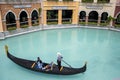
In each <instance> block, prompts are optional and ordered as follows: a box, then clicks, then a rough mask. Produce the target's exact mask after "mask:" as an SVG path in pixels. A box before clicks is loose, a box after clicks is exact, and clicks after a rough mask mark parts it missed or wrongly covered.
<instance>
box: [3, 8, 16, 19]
mask: <svg viewBox="0 0 120 80" xmlns="http://www.w3.org/2000/svg"><path fill="white" fill-rule="evenodd" d="M9 12H12V13H13V14H14V16H15V20H16V19H17V17H16V14H15V12H13V11H12V10H8V11H7V12H6V14H5V16H4V20H5V21H6V16H7V14H8V13H9Z"/></svg>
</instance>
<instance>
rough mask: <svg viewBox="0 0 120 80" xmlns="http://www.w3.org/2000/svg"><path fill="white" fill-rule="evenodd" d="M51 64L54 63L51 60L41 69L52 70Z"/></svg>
mask: <svg viewBox="0 0 120 80" xmlns="http://www.w3.org/2000/svg"><path fill="white" fill-rule="evenodd" d="M53 65H54V63H53V62H51V63H50V64H48V65H46V66H45V67H44V68H43V70H46V71H49V70H52V69H53Z"/></svg>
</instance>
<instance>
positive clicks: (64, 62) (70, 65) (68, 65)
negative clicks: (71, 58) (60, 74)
mask: <svg viewBox="0 0 120 80" xmlns="http://www.w3.org/2000/svg"><path fill="white" fill-rule="evenodd" d="M62 61H63V62H64V63H65V64H67V65H68V66H69V67H70V68H72V67H71V65H69V64H68V63H67V62H66V61H64V60H62Z"/></svg>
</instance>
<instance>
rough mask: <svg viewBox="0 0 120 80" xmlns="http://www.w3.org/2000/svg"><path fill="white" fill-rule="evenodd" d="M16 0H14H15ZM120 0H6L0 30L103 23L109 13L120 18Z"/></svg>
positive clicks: (1, 4)
mask: <svg viewBox="0 0 120 80" xmlns="http://www.w3.org/2000/svg"><path fill="white" fill-rule="evenodd" d="M12 1H13V0H12ZM119 4H120V0H15V1H13V2H11V1H10V0H7V2H6V0H2V1H1V2H0V32H4V31H7V30H10V29H19V28H24V27H31V26H36V25H41V24H43V25H47V24H49V22H55V23H56V24H58V25H61V24H65V23H69V24H79V23H82V22H84V23H85V24H86V25H88V24H89V23H93V22H94V23H95V24H97V25H100V24H102V23H106V22H107V18H108V17H109V16H112V17H115V18H117V19H116V23H119V22H120V19H119V18H120V5H119Z"/></svg>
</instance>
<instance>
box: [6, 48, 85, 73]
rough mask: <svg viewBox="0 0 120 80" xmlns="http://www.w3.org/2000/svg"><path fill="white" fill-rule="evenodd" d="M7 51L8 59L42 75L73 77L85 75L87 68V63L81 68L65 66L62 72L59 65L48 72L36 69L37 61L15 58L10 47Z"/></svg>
mask: <svg viewBox="0 0 120 80" xmlns="http://www.w3.org/2000/svg"><path fill="white" fill-rule="evenodd" d="M5 51H6V54H7V57H8V58H9V59H11V60H12V61H13V62H14V63H16V64H18V65H20V66H22V67H24V68H27V69H29V70H33V71H37V72H41V73H47V74H55V75H73V74H78V73H84V72H85V71H86V68H87V62H85V64H84V66H83V67H81V68H72V67H65V66H63V68H62V70H61V71H60V70H59V69H58V65H54V66H53V69H52V70H49V71H46V70H42V69H39V68H36V65H37V64H36V63H35V62H36V61H32V60H26V59H21V58H18V57H15V56H13V55H12V54H10V53H9V51H8V46H5ZM43 64H44V65H47V64H48V63H43Z"/></svg>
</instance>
